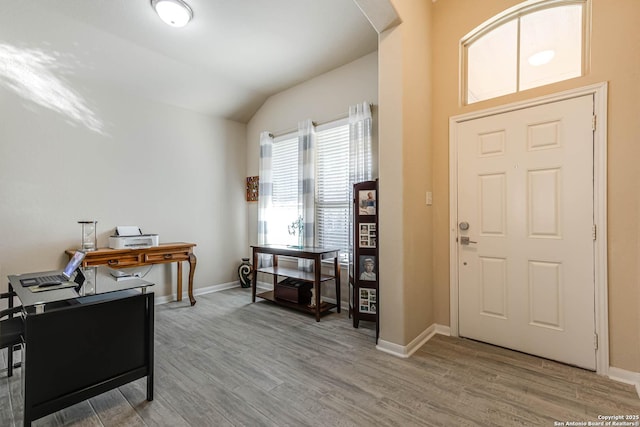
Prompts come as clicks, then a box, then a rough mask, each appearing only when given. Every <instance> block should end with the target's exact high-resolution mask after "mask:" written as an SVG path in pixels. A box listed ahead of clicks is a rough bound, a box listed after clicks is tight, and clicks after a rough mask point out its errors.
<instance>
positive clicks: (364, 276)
mask: <svg viewBox="0 0 640 427" xmlns="http://www.w3.org/2000/svg"><path fill="white" fill-rule="evenodd" d="M359 263H360V270H359V272H360V276H359V280H362V281H366V282H375V281H376V274H377V273H376V271H377V268H376V257H375V256H373V255H360V259H359Z"/></svg>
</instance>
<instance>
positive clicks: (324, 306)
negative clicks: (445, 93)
mask: <svg viewBox="0 0 640 427" xmlns="http://www.w3.org/2000/svg"><path fill="white" fill-rule="evenodd" d="M256 296H257V297H258V298H262V299H265V300H267V301H271V302H273V303H276V304H278V305H281V306H283V307H288V308H292V309H294V310H298V311H302V312H304V313H309V314H315V313H316V307H309V306H308V305H307V304H296V303H294V302H290V301H287V300H283V299H278V298H276V297H275V295H274V292H273V291H267V292H262V293H259V294H256ZM336 307H337V306H336V305H335V304H333V303H330V302H326V301H322V302H321V303H320V314H321V315H323V314H326V313H328V312H329V311H330V310H331V309H333V308H336Z"/></svg>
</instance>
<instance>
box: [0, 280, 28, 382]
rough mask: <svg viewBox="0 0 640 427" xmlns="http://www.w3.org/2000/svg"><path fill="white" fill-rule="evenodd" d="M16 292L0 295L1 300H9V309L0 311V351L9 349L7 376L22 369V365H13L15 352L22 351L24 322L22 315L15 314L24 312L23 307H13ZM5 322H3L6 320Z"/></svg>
mask: <svg viewBox="0 0 640 427" xmlns="http://www.w3.org/2000/svg"><path fill="white" fill-rule="evenodd" d="M15 295H16V294H15V292H6V293H1V294H0V299H9V301H10V303H9V308H6V309H4V310H0V349H4V348H6V349H7V376H9V377H10V376H12V375H13V368H18V367H20V363H16V364H14V363H13V352H14V351H15V350H19V349H20V344H22V333H23V331H24V322H23V319H22V316H21V315H17V316H15V314H17V313H20V312H21V311H22V306H17V307H12V305H13V297H14V296H15ZM5 317H6V318H7V319H5V320H1V319H4V318H5Z"/></svg>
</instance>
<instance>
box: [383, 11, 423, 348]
mask: <svg viewBox="0 0 640 427" xmlns="http://www.w3.org/2000/svg"><path fill="white" fill-rule="evenodd" d="M393 5H394V7H395V8H396V11H397V12H398V15H399V16H400V18H401V19H402V24H400V25H399V26H397V27H394V28H392V29H390V30H387V31H385V32H383V33H382V34H381V35H380V43H379V48H378V52H379V58H380V83H379V84H380V116H379V117H380V145H379V147H380V208H379V209H380V233H379V234H380V235H379V241H380V263H381V264H380V293H381V294H380V301H381V302H380V316H381V320H380V337H381V339H382V340H383V341H386V342H390V343H394V344H401V345H405V344H407V343H408V342H410V341H411V340H413V339H414V338H416V337H417V336H418V335H419V334H420V333H422V332H423V331H424V330H425V329H427V328H428V327H429V326H430V325H431V324H433V323H434V317H433V303H432V297H433V254H432V250H433V245H432V243H431V242H432V230H433V227H432V209H431V207H430V206H427V205H426V192H427V191H430V190H431V189H432V179H431V177H432V159H431V145H432V144H431V135H430V128H431V102H430V96H431V78H430V71H431V61H430V59H431V54H430V45H431V43H430V28H429V25H425V23H428V22H430V20H431V18H430V13H431V5H430V3H428V2H425V1H422V0H411V1H406V0H405V1H394V2H393Z"/></svg>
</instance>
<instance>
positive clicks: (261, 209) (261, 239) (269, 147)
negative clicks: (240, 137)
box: [252, 131, 273, 268]
mask: <svg viewBox="0 0 640 427" xmlns="http://www.w3.org/2000/svg"><path fill="white" fill-rule="evenodd" d="M272 152H273V135H271V134H270V133H269V132H266V131H265V132H262V133H260V160H259V172H258V173H259V175H260V181H259V183H258V244H259V245H263V244H266V243H269V242H268V240H267V230H268V227H269V211H270V209H271V206H272V205H273V198H272V197H273V178H272ZM258 256H259V259H258V262H259V265H256V266H254V268H258V267H266V266H269V265H271V256H270V255H264V254H259V255H258ZM252 261H253V260H252Z"/></svg>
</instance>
